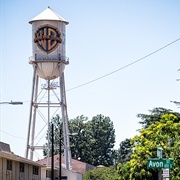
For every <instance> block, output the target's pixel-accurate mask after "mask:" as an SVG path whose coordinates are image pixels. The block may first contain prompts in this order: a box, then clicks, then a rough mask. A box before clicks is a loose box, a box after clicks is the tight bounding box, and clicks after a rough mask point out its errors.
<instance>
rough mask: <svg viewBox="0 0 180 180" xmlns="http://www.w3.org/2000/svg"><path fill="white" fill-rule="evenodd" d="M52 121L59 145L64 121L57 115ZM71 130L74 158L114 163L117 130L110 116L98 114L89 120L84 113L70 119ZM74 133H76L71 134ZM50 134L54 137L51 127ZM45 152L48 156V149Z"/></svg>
mask: <svg viewBox="0 0 180 180" xmlns="http://www.w3.org/2000/svg"><path fill="white" fill-rule="evenodd" d="M51 123H53V124H54V129H55V132H54V145H55V146H56V147H58V146H59V143H60V139H62V131H63V129H62V121H61V119H60V117H59V116H58V115H57V116H55V117H54V118H53V119H52V121H51ZM69 132H70V136H69V137H70V147H71V154H72V157H73V158H75V159H78V160H81V161H82V162H86V163H89V164H92V165H95V166H96V165H100V164H102V165H105V166H109V165H112V164H113V163H114V159H115V151H114V150H113V147H114V143H115V130H114V126H113V122H112V121H111V120H110V118H109V117H106V116H103V115H97V116H94V117H93V118H92V120H88V118H87V117H85V116H83V115H81V116H78V117H76V118H75V119H71V120H69ZM74 133H76V135H75V136H71V134H72V135H73V134H74ZM49 134H50V139H52V138H51V129H50V131H49ZM60 134H61V136H60ZM47 137H48V132H47ZM46 145H47V144H46ZM43 153H44V155H45V156H47V154H48V151H47V150H44V151H43ZM49 153H50V151H49ZM57 153H59V151H58V150H55V154H57Z"/></svg>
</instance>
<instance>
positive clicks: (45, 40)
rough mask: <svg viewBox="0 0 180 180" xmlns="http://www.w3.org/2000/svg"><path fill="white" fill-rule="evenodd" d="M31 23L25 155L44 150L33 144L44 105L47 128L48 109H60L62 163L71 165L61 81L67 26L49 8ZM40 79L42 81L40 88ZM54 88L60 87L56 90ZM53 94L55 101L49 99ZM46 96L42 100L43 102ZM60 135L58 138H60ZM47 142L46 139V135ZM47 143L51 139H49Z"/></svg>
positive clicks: (29, 155)
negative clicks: (31, 53)
mask: <svg viewBox="0 0 180 180" xmlns="http://www.w3.org/2000/svg"><path fill="white" fill-rule="evenodd" d="M29 23H30V24H32V48H33V56H32V57H30V61H29V63H30V64H32V66H33V70H34V72H33V81H32V95H31V103H30V115H29V125H28V135H27V147H26V158H29V159H31V160H33V156H34V152H35V151H36V150H37V149H43V148H45V147H44V146H39V145H36V144H35V140H36V133H37V132H36V123H37V121H38V119H37V113H38V112H39V110H40V109H41V108H43V111H44V113H41V116H43V117H44V116H45V114H46V116H47V117H44V119H47V121H46V127H47V128H48V130H49V123H50V120H51V112H52V109H53V108H59V109H61V118H62V123H63V147H64V157H65V165H66V168H67V169H70V166H71V152H70V145H69V129H68V117H67V104H66V92H65V82H64V69H65V66H66V65H67V64H68V62H69V61H68V58H66V42H65V40H66V25H67V24H68V21H66V20H65V19H63V18H62V17H61V16H59V15H58V14H57V13H55V12H54V11H53V10H52V9H51V8H50V7H48V8H47V9H46V10H44V11H43V12H42V13H40V14H39V15H37V16H36V17H35V18H33V19H32V20H31V21H29ZM40 81H44V82H45V84H43V86H41V88H39V84H40ZM55 89H56V90H57V89H58V90H59V91H58V93H55ZM42 91H45V94H46V95H45V96H43V97H42V96H41V97H42V98H41V99H40V100H39V97H40V94H41V92H42ZM52 92H53V93H54V94H53V96H55V97H56V101H55V100H54V99H53V98H52V94H51V93H52ZM42 99H43V100H44V99H46V100H45V101H43V100H42ZM59 138H60V137H59ZM48 141H49V138H48ZM48 144H50V141H49V142H48Z"/></svg>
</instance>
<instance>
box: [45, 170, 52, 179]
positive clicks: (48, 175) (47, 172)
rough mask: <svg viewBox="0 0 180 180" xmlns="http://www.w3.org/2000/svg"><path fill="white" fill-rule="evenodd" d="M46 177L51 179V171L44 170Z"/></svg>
mask: <svg viewBox="0 0 180 180" xmlns="http://www.w3.org/2000/svg"><path fill="white" fill-rule="evenodd" d="M46 177H47V178H51V171H48V170H46Z"/></svg>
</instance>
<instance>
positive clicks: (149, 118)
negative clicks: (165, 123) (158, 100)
mask: <svg viewBox="0 0 180 180" xmlns="http://www.w3.org/2000/svg"><path fill="white" fill-rule="evenodd" d="M149 112H150V114H138V115H137V117H138V118H141V121H140V122H139V123H140V124H142V127H143V128H148V127H149V126H150V125H151V124H154V123H155V122H156V121H159V120H160V119H161V116H162V115H164V114H174V115H175V116H177V118H178V120H180V113H178V112H173V111H172V110H171V109H166V108H162V107H158V108H154V109H152V110H149Z"/></svg>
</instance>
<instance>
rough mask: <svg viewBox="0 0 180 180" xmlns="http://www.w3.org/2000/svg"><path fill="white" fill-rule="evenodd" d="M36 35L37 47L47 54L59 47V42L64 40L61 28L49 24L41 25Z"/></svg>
mask: <svg viewBox="0 0 180 180" xmlns="http://www.w3.org/2000/svg"><path fill="white" fill-rule="evenodd" d="M34 35H35V38H34V42H35V43H36V45H37V47H38V48H39V49H40V50H41V51H43V52H45V53H47V54H49V53H51V52H52V51H54V50H55V49H56V48H57V47H58V45H59V43H61V42H62V39H61V33H60V32H59V30H58V29H57V28H56V27H54V26H51V25H48V24H46V25H43V26H40V27H39V28H38V29H37V30H36V32H35V34H34Z"/></svg>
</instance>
